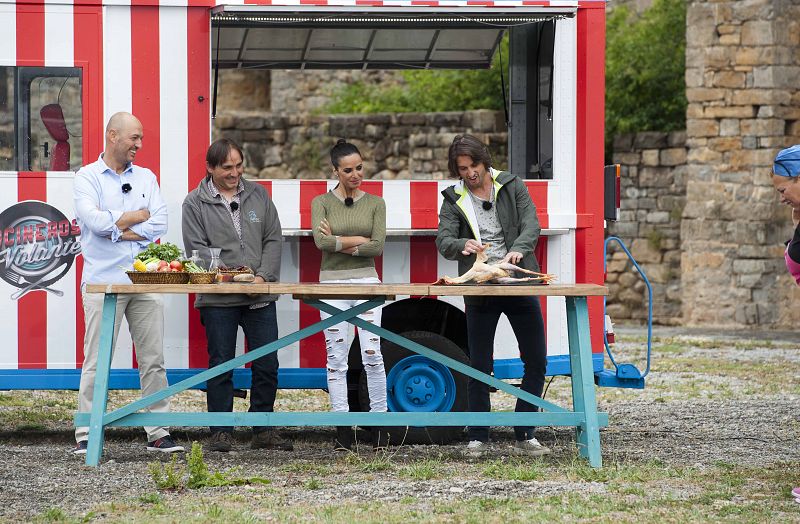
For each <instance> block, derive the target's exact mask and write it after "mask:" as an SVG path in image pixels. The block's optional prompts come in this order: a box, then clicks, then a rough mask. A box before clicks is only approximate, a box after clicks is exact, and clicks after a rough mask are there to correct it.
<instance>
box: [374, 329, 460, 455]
mask: <svg viewBox="0 0 800 524" xmlns="http://www.w3.org/2000/svg"><path fill="white" fill-rule="evenodd" d="M401 335H402V336H404V337H405V338H407V339H409V340H412V341H414V342H417V343H419V344H421V345H423V346H425V347H428V348H431V349H433V350H435V351H438V352H439V353H441V354H442V355H445V356H447V357H450V358H452V359H454V360H457V361H459V362H462V363H464V364H469V360H468V359H467V356H466V355H465V354H464V351H463V350H462V349H461V348H460V347H458V345H456V344H455V343H454V342H452V341H451V340H449V339H447V338H445V337H443V336H441V335H438V334H436V333H431V332H429V331H406V332H405V333H402V334H401ZM381 352H382V353H383V361H384V365H385V367H386V390H387V393H386V397H387V404H388V407H389V411H394V412H402V411H404V412H448V411H466V409H467V382H468V380H469V378H468V377H467V376H465V375H462V374H461V373H457V372H453V371H452V370H451V369H450V368H448V367H447V366H445V365H444V364H440V363H438V362H436V361H433V360H431V359H429V358H427V357H423V356H422V355H418V354H416V353H414V352H413V351H409V350H408V349H406V348H403V347H400V346H398V345H397V344H394V343H392V342H389V341H387V340H382V341H381ZM360 382H361V384H360V394H359V399H360V400H361V409H362V410H363V411H369V392H368V389H367V378H366V373H363V372H362V374H361V381H360ZM386 429H387V430H388V431H389V436H390V444H398V445H399V444H400V443H404V444H447V443H449V442H450V441H452V440H453V439H457V438H458V437H459V436H460V435H461V434H462V432H463V429H464V428H463V427H462V426H428V427H415V426H396V427H389V428H386Z"/></svg>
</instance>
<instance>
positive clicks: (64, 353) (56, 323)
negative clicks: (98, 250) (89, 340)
mask: <svg viewBox="0 0 800 524" xmlns="http://www.w3.org/2000/svg"><path fill="white" fill-rule="evenodd" d="M72 180H73V175H72V173H66V174H65V173H47V203H48V204H50V205H51V206H53V207H55V208H56V209H58V210H59V211H61V212H62V213H63V214H64V215H65V216H66V217H67V219H68V220H70V221H71V220H72V219H73V218H75V211H74V209H73V208H74V205H73V201H72ZM79 279H80V275H78V274H77V271H76V269H75V264H74V263H73V265H72V267H71V268H70V270H69V272H68V273H67V274H66V275H64V277H63V278H61V280H59V281H58V282H56V283H55V284H53V285H51V286H50V287H51V288H52V289H57V290H60V291H62V292H63V293H64V296H62V297H58V296H56V295H53V294H51V293H48V294H47V368H48V369H75V336H76V333H75V331H76V328H75V308H76V299H77V297H76V295H77V293H76V290H75V285H76V280H79Z"/></svg>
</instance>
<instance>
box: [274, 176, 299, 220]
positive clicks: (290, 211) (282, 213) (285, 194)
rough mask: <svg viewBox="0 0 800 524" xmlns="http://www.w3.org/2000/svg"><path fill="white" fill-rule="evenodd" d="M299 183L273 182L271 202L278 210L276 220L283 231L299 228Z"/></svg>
mask: <svg viewBox="0 0 800 524" xmlns="http://www.w3.org/2000/svg"><path fill="white" fill-rule="evenodd" d="M299 182H300V181H299V180H273V181H272V192H271V193H272V194H271V195H270V197H272V202H273V203H274V204H275V207H276V208H277V209H278V218H280V220H281V227H282V228H284V229H299V228H300V212H299V211H298V210H299V209H300V183H299Z"/></svg>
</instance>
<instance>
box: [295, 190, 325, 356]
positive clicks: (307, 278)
mask: <svg viewBox="0 0 800 524" xmlns="http://www.w3.org/2000/svg"><path fill="white" fill-rule="evenodd" d="M300 187H301V195H302V187H303V186H302V185H301V186H300ZM299 249H300V257H299V261H300V262H299V266H300V268H299V269H300V275H299V278H300V282H318V281H319V267H320V264H321V263H322V253H321V252H320V250H319V249H317V246H316V245H315V244H314V238H313V237H300V239H299ZM298 303H299V306H300V307H299V309H300V313H299V314H300V329H302V328H304V327H307V326H310V325H311V324H313V323H315V322H319V319H320V317H319V310H318V309H316V308H314V307H311V306H309V305H306V304H305V303H303V302H298ZM300 367H301V368H322V367H325V336H324V335H323V334H322V332H320V333H317V334H315V335H312V336H310V337H306V338H304V339H303V340H301V341H300Z"/></svg>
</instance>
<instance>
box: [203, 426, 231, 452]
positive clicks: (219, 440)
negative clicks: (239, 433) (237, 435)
mask: <svg viewBox="0 0 800 524" xmlns="http://www.w3.org/2000/svg"><path fill="white" fill-rule="evenodd" d="M231 448H233V433H231V432H230V431H217V432H214V433H212V434H211V438H210V439H208V442H207V443H206V449H207V450H208V451H219V452H221V453H227V452H228V451H230V450H231Z"/></svg>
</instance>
